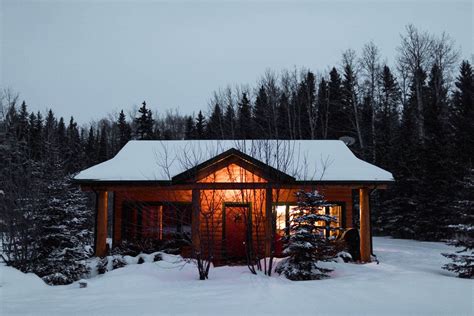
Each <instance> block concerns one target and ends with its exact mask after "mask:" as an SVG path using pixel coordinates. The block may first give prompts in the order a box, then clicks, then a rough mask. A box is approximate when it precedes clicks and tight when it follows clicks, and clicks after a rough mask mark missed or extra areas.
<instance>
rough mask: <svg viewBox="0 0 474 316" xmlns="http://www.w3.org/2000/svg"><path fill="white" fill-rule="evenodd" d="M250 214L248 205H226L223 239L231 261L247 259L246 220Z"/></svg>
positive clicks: (226, 252) (227, 255)
mask: <svg viewBox="0 0 474 316" xmlns="http://www.w3.org/2000/svg"><path fill="white" fill-rule="evenodd" d="M249 214H250V208H249V206H247V205H245V206H240V205H239V206H236V205H235V206H230V205H226V206H225V208H224V216H225V228H224V236H223V237H224V246H225V255H226V258H227V259H229V260H242V259H245V241H246V232H247V224H246V220H247V217H248V216H247V215H249Z"/></svg>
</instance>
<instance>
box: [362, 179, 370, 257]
mask: <svg viewBox="0 0 474 316" xmlns="http://www.w3.org/2000/svg"><path fill="white" fill-rule="evenodd" d="M359 195H360V198H359V203H360V260H361V261H362V262H370V208H369V189H368V188H361V189H360V190H359Z"/></svg>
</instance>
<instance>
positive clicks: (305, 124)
mask: <svg viewBox="0 0 474 316" xmlns="http://www.w3.org/2000/svg"><path fill="white" fill-rule="evenodd" d="M297 100H298V103H297V107H296V116H297V117H296V122H297V126H296V128H297V131H298V136H299V138H300V139H314V138H315V137H316V119H317V117H316V115H317V111H316V80H315V77H314V74H313V73H312V72H311V71H307V72H306V73H305V75H304V78H303V80H302V81H301V82H300V84H299V88H298V95H297Z"/></svg>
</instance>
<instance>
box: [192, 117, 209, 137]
mask: <svg viewBox="0 0 474 316" xmlns="http://www.w3.org/2000/svg"><path fill="white" fill-rule="evenodd" d="M205 128H206V119H205V118H204V115H202V112H201V111H199V113H198V116H197V117H196V133H195V137H194V138H195V139H204V136H205Z"/></svg>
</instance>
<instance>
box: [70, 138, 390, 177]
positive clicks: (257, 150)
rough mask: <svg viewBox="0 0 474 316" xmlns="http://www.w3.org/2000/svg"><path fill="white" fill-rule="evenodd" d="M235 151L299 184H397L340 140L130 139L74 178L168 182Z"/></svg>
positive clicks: (388, 174)
mask: <svg viewBox="0 0 474 316" xmlns="http://www.w3.org/2000/svg"><path fill="white" fill-rule="evenodd" d="M232 148H234V149H237V150H239V151H241V152H243V153H244V154H247V155H249V156H251V157H252V158H254V159H257V160H259V161H261V162H263V163H265V164H267V165H270V166H272V167H273V168H275V169H278V170H280V171H281V172H284V173H286V174H288V175H290V176H292V177H294V178H295V179H296V180H298V181H341V182H388V181H393V176H392V174H391V173H390V172H388V171H386V170H383V169H381V168H379V167H377V166H374V165H372V164H370V163H368V162H365V161H363V160H361V159H358V158H357V157H356V156H355V155H354V154H353V153H352V152H351V150H350V149H349V148H348V147H347V146H346V145H345V144H344V143H343V142H342V141H339V140H163V141H162V140H150V141H144V140H140V141H129V142H128V143H127V144H126V145H125V146H124V147H123V148H122V150H120V152H119V153H118V154H117V155H116V156H115V157H114V158H112V159H110V160H107V161H105V162H103V163H100V164H98V165H95V166H93V167H90V168H88V169H86V170H83V171H81V172H80V173H79V174H77V175H76V177H75V180H77V181H80V182H89V181H90V182H96V181H104V182H110V181H112V182H115V181H124V182H125V181H169V180H171V178H172V177H173V176H175V175H178V174H180V173H182V172H184V171H186V170H188V169H190V168H193V167H195V166H197V165H198V164H201V163H203V162H205V161H207V160H209V159H211V158H214V157H215V156H217V155H219V154H221V153H223V152H225V151H227V150H229V149H232Z"/></svg>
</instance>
